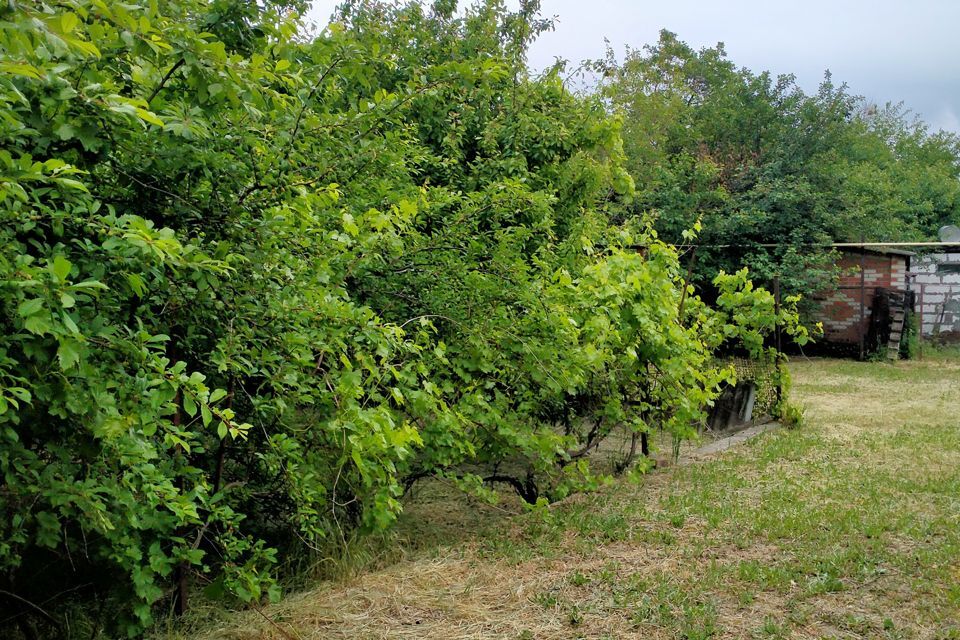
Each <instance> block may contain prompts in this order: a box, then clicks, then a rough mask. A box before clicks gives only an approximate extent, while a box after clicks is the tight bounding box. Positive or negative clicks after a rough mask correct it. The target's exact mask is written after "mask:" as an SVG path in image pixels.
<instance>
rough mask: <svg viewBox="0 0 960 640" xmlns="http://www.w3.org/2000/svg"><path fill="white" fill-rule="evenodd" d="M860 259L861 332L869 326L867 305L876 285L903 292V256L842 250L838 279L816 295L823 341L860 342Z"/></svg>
mask: <svg viewBox="0 0 960 640" xmlns="http://www.w3.org/2000/svg"><path fill="white" fill-rule="evenodd" d="M861 260H862V262H863V307H864V310H863V322H862V328H863V335H864V336H865V335H866V334H867V330H868V328H869V325H870V312H871V305H872V304H873V296H874V293H876V290H877V289H878V288H884V289H896V290H898V291H903V290H904V289H906V282H907V256H902V255H896V254H879V253H866V254H865V255H863V256H862V257H861V255H860V253H859V251H858V250H856V249H854V250H852V251H849V252H846V251H845V252H844V253H843V254H842V255H841V257H840V260H839V262H838V265H839V267H840V269H841V270H842V272H841V276H840V282H839V284H838V286H837V288H836V289H835V290H833V291H829V292H824V293H823V294H822V296H821V297H819V300H820V303H821V322H823V332H824V340H826V341H828V342H838V343H845V344H856V343H858V342H859V341H860V327H861V323H860V294H861V290H860V264H861Z"/></svg>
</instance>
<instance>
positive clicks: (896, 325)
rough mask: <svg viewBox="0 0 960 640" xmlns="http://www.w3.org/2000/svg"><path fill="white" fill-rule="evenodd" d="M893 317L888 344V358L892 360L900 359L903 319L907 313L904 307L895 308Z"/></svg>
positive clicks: (893, 308) (892, 307)
mask: <svg viewBox="0 0 960 640" xmlns="http://www.w3.org/2000/svg"><path fill="white" fill-rule="evenodd" d="M891 309H892V310H893V316H892V317H891V318H890V340H889V341H888V342H887V358H888V359H890V360H899V359H900V339H901V338H902V337H903V318H904V314H905V313H906V312H905V311H904V309H903V307H902V306H898V307H894V306H893V305H891Z"/></svg>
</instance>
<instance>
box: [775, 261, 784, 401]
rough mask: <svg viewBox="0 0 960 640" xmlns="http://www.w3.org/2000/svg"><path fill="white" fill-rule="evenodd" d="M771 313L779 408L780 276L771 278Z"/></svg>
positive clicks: (780, 391) (780, 358)
mask: <svg viewBox="0 0 960 640" xmlns="http://www.w3.org/2000/svg"><path fill="white" fill-rule="evenodd" d="M773 313H774V317H775V320H774V325H773V336H774V338H773V339H774V346H775V347H776V349H777V355H776V356H775V357H776V361H775V364H774V366H775V367H776V375H777V389H776V392H777V406H780V402H781V401H782V400H783V378H782V376H781V373H782V371H781V370H780V367H782V366H783V356H782V351H783V345H782V344H781V339H780V276H779V275H776V276H773Z"/></svg>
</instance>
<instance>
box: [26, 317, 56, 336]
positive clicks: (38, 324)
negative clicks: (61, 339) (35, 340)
mask: <svg viewBox="0 0 960 640" xmlns="http://www.w3.org/2000/svg"><path fill="white" fill-rule="evenodd" d="M23 328H24V329H26V330H27V331H29V332H30V333H33V334H36V335H38V336H42V335H43V334H45V333H48V332H49V331H50V328H51V324H50V314H48V313H44V314H38V315H33V316H30V317H29V318H27V319H26V320H25V321H24V322H23Z"/></svg>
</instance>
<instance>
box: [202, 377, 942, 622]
mask: <svg viewBox="0 0 960 640" xmlns="http://www.w3.org/2000/svg"><path fill="white" fill-rule="evenodd" d="M792 369H793V374H794V378H795V382H796V391H795V394H796V399H797V400H798V401H799V402H800V403H802V404H803V405H805V407H806V422H807V425H806V426H805V427H804V428H802V429H798V430H781V431H778V432H774V433H769V434H766V435H763V436H761V437H759V438H757V439H756V440H754V441H751V442H749V443H747V444H746V445H745V446H743V447H741V448H739V449H737V450H733V451H728V452H725V453H723V454H721V455H719V456H716V457H714V458H712V459H710V460H707V461H705V462H702V463H698V464H695V465H689V466H685V467H675V468H670V469H667V470H664V471H660V472H657V473H654V474H651V475H650V476H648V477H647V478H645V479H644V481H643V483H642V485H639V484H636V483H627V482H624V483H621V484H618V485H616V486H613V487H610V488H608V489H606V490H604V491H601V492H599V493H597V494H594V495H590V496H576V497H574V498H571V499H570V500H567V501H565V502H564V503H562V504H559V505H555V506H553V507H551V508H550V509H545V510H542V511H539V512H534V513H527V514H524V515H519V516H516V515H511V514H512V513H515V512H516V511H518V507H517V505H510V504H508V505H506V506H504V507H500V508H499V509H494V508H489V507H483V508H481V507H479V506H478V505H475V504H471V503H469V502H466V503H465V502H462V501H461V502H457V503H454V502H451V501H450V500H449V496H448V494H447V493H446V492H444V491H442V488H440V489H438V488H436V487H434V488H433V489H428V490H426V491H424V492H423V494H422V495H421V496H420V499H419V501H418V503H417V504H415V505H412V506H411V509H410V514H409V515H408V525H407V529H406V532H407V535H409V536H412V537H414V538H416V539H417V540H418V541H419V544H418V545H417V546H418V551H416V552H415V553H414V557H412V558H410V559H408V560H405V561H402V562H399V563H397V564H394V565H393V566H390V567H387V568H386V569H383V570H380V571H376V572H372V573H367V574H365V575H362V576H360V577H358V578H355V579H353V580H351V581H348V582H345V583H336V584H326V585H323V586H321V587H320V588H318V589H315V590H312V591H307V592H303V593H300V594H297V595H294V596H291V597H289V598H287V599H286V600H284V601H283V602H282V603H280V604H278V605H275V606H271V607H268V608H266V609H265V610H264V611H262V612H260V613H258V612H245V613H241V614H237V615H236V616H233V617H231V618H229V620H228V623H227V624H223V625H218V628H215V629H211V628H210V627H209V626H208V627H207V630H206V631H205V632H204V633H203V634H202V637H204V638H207V639H208V640H212V639H214V638H217V639H232V640H254V639H289V638H297V639H301V640H305V639H307V638H444V639H446V638H451V639H452V638H464V639H466V638H543V639H552V638H573V637H583V638H690V639H694V638H825V637H835V638H891V639H893V638H929V639H938V640H941V639H942V640H946V639H948V638H960V426H958V415H960V360H943V359H939V360H929V359H928V360H927V361H925V362H920V363H916V362H912V363H899V364H897V365H895V366H892V365H888V364H885V363H851V362H842V361H829V360H818V361H804V362H799V363H796V364H794V365H793V366H792ZM465 505H466V506H465ZM411 521H412V522H416V523H417V525H418V526H417V527H415V528H412V527H411V526H410V524H409V522H411ZM430 531H433V533H432V534H431V533H429V532H430ZM457 540H459V541H458V542H453V541H457Z"/></svg>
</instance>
